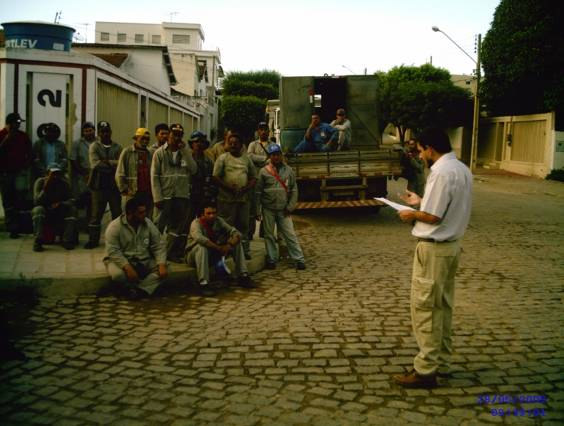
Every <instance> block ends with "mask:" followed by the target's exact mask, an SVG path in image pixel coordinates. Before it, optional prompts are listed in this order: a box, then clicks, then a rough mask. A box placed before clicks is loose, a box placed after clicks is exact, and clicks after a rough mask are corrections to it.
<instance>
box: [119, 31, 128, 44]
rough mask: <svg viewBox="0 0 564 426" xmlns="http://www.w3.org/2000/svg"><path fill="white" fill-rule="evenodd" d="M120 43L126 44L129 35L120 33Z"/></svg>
mask: <svg viewBox="0 0 564 426" xmlns="http://www.w3.org/2000/svg"><path fill="white" fill-rule="evenodd" d="M117 41H118V43H125V42H126V41H127V34H125V33H118V35H117Z"/></svg>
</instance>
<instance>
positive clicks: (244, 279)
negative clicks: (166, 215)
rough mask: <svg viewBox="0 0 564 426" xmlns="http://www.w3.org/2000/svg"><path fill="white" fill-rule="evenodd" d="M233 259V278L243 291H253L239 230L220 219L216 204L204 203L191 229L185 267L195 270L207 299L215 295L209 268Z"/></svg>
mask: <svg viewBox="0 0 564 426" xmlns="http://www.w3.org/2000/svg"><path fill="white" fill-rule="evenodd" d="M230 254H231V255H232V256H233V260H234V261H235V272H234V274H233V276H234V278H236V279H238V282H239V285H240V286H241V287H247V288H253V287H255V285H254V283H253V282H252V281H251V278H250V277H249V273H248V271H247V264H246V262H245V255H244V253H243V247H242V244H241V234H240V233H239V231H237V229H236V228H234V227H233V226H231V225H229V224H228V223H227V222H226V221H225V220H223V219H222V218H220V217H218V216H217V209H216V207H215V205H214V204H213V202H210V201H207V202H205V203H203V210H202V211H201V212H199V217H197V218H196V219H194V220H193V221H192V224H191V225H190V235H189V237H188V243H187V244H186V263H187V264H188V265H190V266H194V267H195V268H196V273H197V275H198V282H199V284H200V289H201V292H202V294H203V295H204V296H213V295H214V294H215V291H214V290H213V289H212V288H211V286H210V284H209V280H210V264H211V265H215V264H216V263H217V261H218V260H220V259H221V258H222V257H224V256H228V255H230Z"/></svg>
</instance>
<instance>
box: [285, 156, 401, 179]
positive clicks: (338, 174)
mask: <svg viewBox="0 0 564 426" xmlns="http://www.w3.org/2000/svg"><path fill="white" fill-rule="evenodd" d="M287 161H288V165H290V166H291V167H292V168H293V169H294V171H295V172H296V177H297V178H298V179H312V178H313V179H315V178H347V177H362V176H394V175H399V174H401V166H400V156H399V153H397V152H395V151H392V150H378V151H338V152H315V153H301V154H294V155H293V156H290V157H288V159H287Z"/></svg>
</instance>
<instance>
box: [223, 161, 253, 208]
mask: <svg viewBox="0 0 564 426" xmlns="http://www.w3.org/2000/svg"><path fill="white" fill-rule="evenodd" d="M213 175H214V176H215V177H217V178H219V179H221V180H222V181H223V182H225V183H226V184H235V185H237V187H238V188H242V187H244V186H246V185H247V184H248V182H249V180H250V179H254V178H256V176H257V171H256V169H255V166H254V165H253V162H252V161H251V159H250V158H249V157H248V156H247V155H246V154H243V155H241V156H240V157H235V156H233V155H231V153H229V152H226V153H224V154H221V155H220V156H219V158H218V159H217V160H216V162H215V164H214V166H213ZM251 190H252V189H251ZM217 199H218V200H220V201H226V202H231V203H245V202H247V201H248V200H249V196H248V191H247V192H245V193H243V194H233V193H232V192H229V191H226V190H225V189H223V188H221V187H220V188H219V195H218V197H217Z"/></svg>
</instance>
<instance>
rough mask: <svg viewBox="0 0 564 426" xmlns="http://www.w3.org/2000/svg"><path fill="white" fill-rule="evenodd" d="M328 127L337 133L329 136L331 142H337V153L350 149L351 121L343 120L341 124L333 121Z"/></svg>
mask: <svg viewBox="0 0 564 426" xmlns="http://www.w3.org/2000/svg"><path fill="white" fill-rule="evenodd" d="M329 125H330V126H331V127H333V128H334V129H337V132H336V133H333V136H331V140H332V141H336V142H337V151H341V150H346V149H350V147H351V141H352V129H351V121H350V120H349V119H348V118H345V120H344V121H343V122H342V123H339V121H337V120H333V121H332V122H331V124H329Z"/></svg>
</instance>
